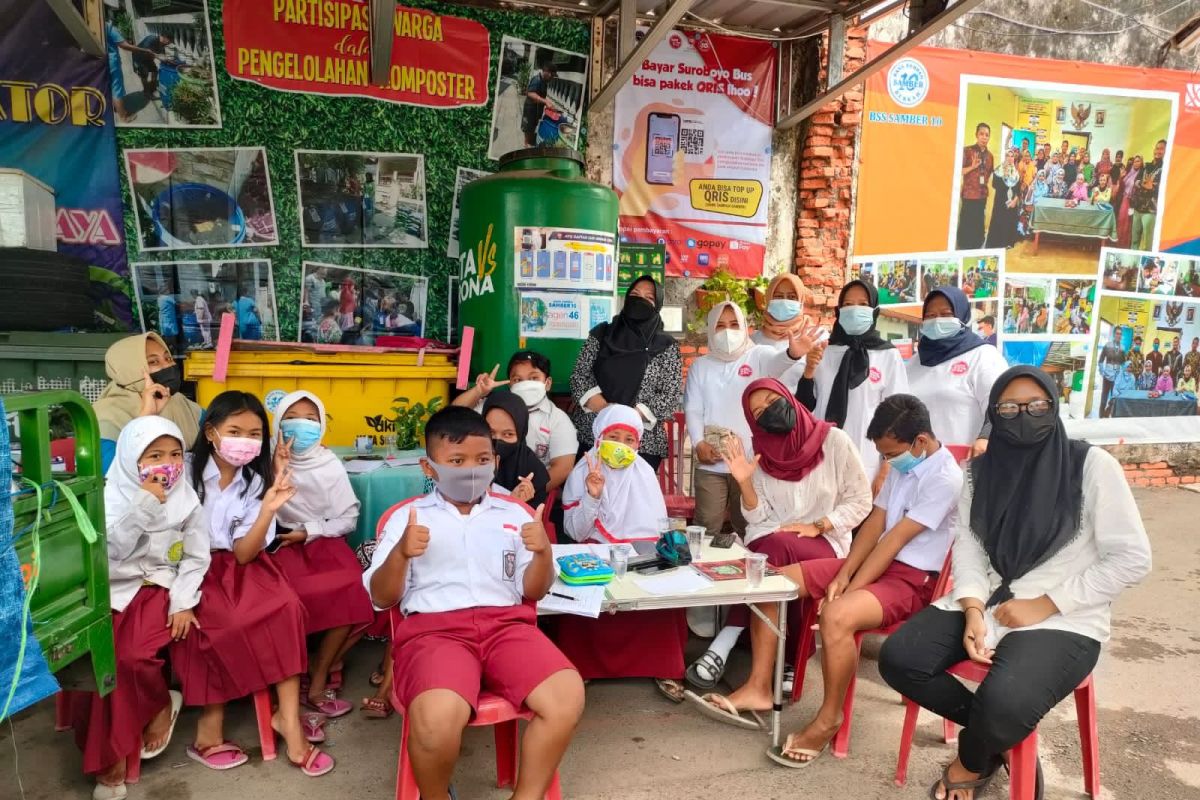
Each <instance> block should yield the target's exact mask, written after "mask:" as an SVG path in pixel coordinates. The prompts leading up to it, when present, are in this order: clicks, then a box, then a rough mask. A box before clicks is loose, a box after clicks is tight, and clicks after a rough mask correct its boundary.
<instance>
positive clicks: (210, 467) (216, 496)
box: [204, 458, 275, 550]
mask: <svg viewBox="0 0 1200 800" xmlns="http://www.w3.org/2000/svg"><path fill="white" fill-rule="evenodd" d="M245 488H246V481H245V479H244V478H243V477H242V470H241V469H240V468H239V469H238V470H237V471H236V472H235V473H234V476H233V480H231V481H230V482H229V485H228V486H226V487H225V488H224V489H222V488H221V469H220V467H218V466H217V462H216V461H214V460H213V459H211V458H210V459H209V460H208V464H207V465H206V466H205V467H204V513H205V516H207V518H208V538H209V547H211V548H212V549H213V550H232V549H233V543H234V542H236V541H237V540H238V539H241V538H242V537H243V536H245V535H246V534H247V533H249V532H250V529H251V528H252V527H254V523H255V522H256V521H257V520H258V514H259V512H260V511H262V500H260V499H259V498H258V496H259V495H260V494H261V493H262V490H263V482H262V478H260V477H259V476H258V475H254V476H253V479H252V480H251V481H250V489H249V491H246V492H245V493H244V494H243V490H244V489H245ZM274 540H275V525H274V524H270V525H268V526H267V537H266V538H265V539H264V540H263V548H264V549H265V548H266V546H267V545H269V544H270V543H271V542H273V541H274Z"/></svg>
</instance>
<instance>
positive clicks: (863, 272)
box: [850, 261, 875, 286]
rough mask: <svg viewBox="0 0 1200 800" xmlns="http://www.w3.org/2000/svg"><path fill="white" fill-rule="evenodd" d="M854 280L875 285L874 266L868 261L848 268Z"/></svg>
mask: <svg viewBox="0 0 1200 800" xmlns="http://www.w3.org/2000/svg"><path fill="white" fill-rule="evenodd" d="M850 269H851V270H852V274H853V276H854V278H855V279H857V280H860V281H863V282H865V283H869V284H871V285H872V286H874V285H875V265H874V264H872V263H871V262H869V261H864V262H863V263H861V264H854V265H852V266H851V267H850Z"/></svg>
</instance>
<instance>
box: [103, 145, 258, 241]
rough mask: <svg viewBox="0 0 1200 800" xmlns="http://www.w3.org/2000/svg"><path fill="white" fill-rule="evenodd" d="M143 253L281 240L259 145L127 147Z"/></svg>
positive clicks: (126, 161) (130, 180)
mask: <svg viewBox="0 0 1200 800" xmlns="http://www.w3.org/2000/svg"><path fill="white" fill-rule="evenodd" d="M125 168H126V170H127V171H128V174H129V185H130V187H131V188H132V189H133V205H134V210H135V214H134V219H135V220H136V224H137V230H138V241H139V242H140V243H141V248H140V249H141V250H142V251H143V252H148V251H154V250H188V249H196V248H201V247H206V248H211V247H252V246H258V245H269V244H279V235H278V233H277V231H276V226H275V208H274V206H273V205H272V203H271V178H270V175H269V174H268V172H267V155H266V152H265V151H264V150H263V148H261V147H230V148H219V147H199V148H192V149H186V150H171V149H165V148H164V149H154V150H126V151H125Z"/></svg>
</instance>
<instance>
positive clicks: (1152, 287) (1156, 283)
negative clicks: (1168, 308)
mask: <svg viewBox="0 0 1200 800" xmlns="http://www.w3.org/2000/svg"><path fill="white" fill-rule="evenodd" d="M1177 272H1178V270H1177V269H1176V266H1175V259H1173V258H1166V257H1165V256H1161V255H1152V256H1143V257H1142V263H1141V264H1140V265H1139V266H1138V282H1137V291H1138V292H1139V293H1141V294H1167V295H1170V294H1175V279H1176V276H1177Z"/></svg>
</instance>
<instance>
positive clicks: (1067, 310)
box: [1053, 279, 1096, 336]
mask: <svg viewBox="0 0 1200 800" xmlns="http://www.w3.org/2000/svg"><path fill="white" fill-rule="evenodd" d="M1095 302H1096V282H1095V281H1083V280H1074V279H1070V280H1061V279H1060V280H1057V281H1055V282H1054V325H1053V328H1054V332H1055V333H1057V334H1065V335H1069V336H1076V335H1080V334H1086V333H1091V332H1092V308H1093V306H1094V305H1095Z"/></svg>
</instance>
